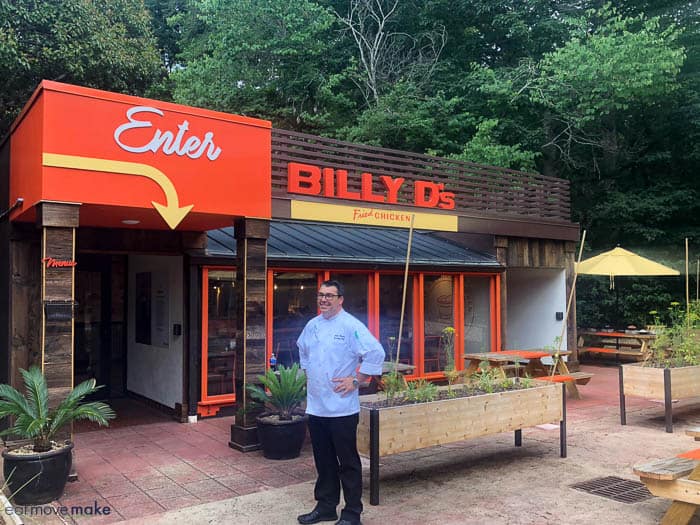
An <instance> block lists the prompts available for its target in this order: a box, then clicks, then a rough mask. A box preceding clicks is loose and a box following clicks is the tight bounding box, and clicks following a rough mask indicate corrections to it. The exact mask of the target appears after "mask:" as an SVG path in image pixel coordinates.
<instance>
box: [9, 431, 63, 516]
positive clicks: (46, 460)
mask: <svg viewBox="0 0 700 525" xmlns="http://www.w3.org/2000/svg"><path fill="white" fill-rule="evenodd" d="M2 458H3V468H2V473H3V476H5V481H6V482H7V486H8V488H9V494H10V495H11V499H12V501H13V502H14V503H15V504H17V505H40V504H44V503H49V502H50V501H54V500H57V499H58V498H60V497H61V496H62V495H63V489H64V488H65V486H66V481H67V480H68V474H69V473H70V467H71V463H72V461H73V443H67V444H66V446H64V447H63V448H61V449H59V450H51V451H49V452H36V453H34V454H22V455H19V454H13V453H12V451H10V450H4V451H3V453H2ZM30 480H31V481H30ZM25 483H26V485H25ZM23 485H25V486H24V487H23Z"/></svg>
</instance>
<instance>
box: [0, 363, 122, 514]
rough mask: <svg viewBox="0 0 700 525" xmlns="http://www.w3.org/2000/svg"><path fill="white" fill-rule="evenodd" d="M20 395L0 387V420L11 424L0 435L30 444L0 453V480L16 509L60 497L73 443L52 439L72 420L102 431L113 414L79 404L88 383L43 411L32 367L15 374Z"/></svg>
mask: <svg viewBox="0 0 700 525" xmlns="http://www.w3.org/2000/svg"><path fill="white" fill-rule="evenodd" d="M20 372H21V374H22V378H23V379H24V386H25V394H24V395H22V394H21V393H20V392H18V391H17V390H15V389H14V388H12V387H11V386H9V385H0V418H2V419H4V418H8V417H11V418H14V425H13V426H12V427H11V428H9V429H7V430H5V431H4V432H2V435H8V434H11V435H15V436H18V437H20V438H23V439H29V440H32V444H31V445H27V446H24V447H20V448H18V449H13V450H4V451H3V452H2V457H3V475H4V476H5V481H6V482H7V486H8V488H9V490H10V492H11V496H10V497H11V498H12V499H13V500H14V502H15V503H16V504H18V505H38V504H44V503H49V502H50V501H54V500H56V499H58V498H60V497H61V495H62V494H63V489H64V488H65V486H66V481H67V480H68V474H69V473H70V469H71V464H72V458H73V443H71V442H70V441H66V442H64V443H61V444H58V443H54V441H53V438H55V437H56V435H57V434H58V433H59V432H60V431H61V429H63V428H64V427H65V426H67V425H68V424H70V423H71V422H72V421H77V420H80V419H87V420H89V421H93V422H95V423H97V424H98V425H101V426H106V425H107V424H108V421H109V420H110V419H113V418H114V417H115V414H114V411H113V410H112V409H111V408H110V407H109V406H108V405H107V404H105V403H101V402H99V401H94V402H89V403H85V402H83V400H84V399H85V397H86V396H88V395H90V394H92V393H93V392H96V391H97V390H99V389H100V388H101V387H98V386H97V385H96V383H95V380H94V379H88V380H87V381H83V382H82V383H80V384H79V385H78V386H76V387H75V388H74V389H73V390H72V391H71V392H70V393H69V394H68V395H67V396H66V397H65V398H64V399H63V400H61V401H60V402H59V404H58V406H56V407H55V408H49V389H48V386H47V384H46V378H45V377H44V375H43V374H42V372H41V370H40V369H39V368H38V367H32V368H30V369H29V370H22V369H20Z"/></svg>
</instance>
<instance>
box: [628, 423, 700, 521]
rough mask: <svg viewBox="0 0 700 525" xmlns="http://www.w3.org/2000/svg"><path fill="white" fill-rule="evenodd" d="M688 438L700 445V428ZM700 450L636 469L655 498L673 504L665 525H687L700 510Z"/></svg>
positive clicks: (688, 431) (689, 433)
mask: <svg viewBox="0 0 700 525" xmlns="http://www.w3.org/2000/svg"><path fill="white" fill-rule="evenodd" d="M686 434H688V435H690V436H693V437H694V438H695V440H696V441H700V428H691V429H689V430H687V431H686ZM699 459H700V449H695V450H690V451H688V452H684V453H683V454H678V456H676V457H673V458H666V459H658V460H655V461H652V462H650V463H645V464H643V465H636V466H635V467H634V469H633V470H634V473H635V474H636V475H637V476H639V479H640V480H641V481H642V482H643V483H644V484H645V485H646V487H647V489H649V492H651V493H652V494H653V495H654V496H659V497H661V498H667V499H670V500H672V501H673V503H671V506H670V507H669V508H668V510H667V511H666V514H664V517H663V518H662V520H661V523H662V524H663V525H687V523H689V522H690V520H691V519H692V518H693V516H694V515H695V511H696V510H698V506H700V464H699V463H698V460H699Z"/></svg>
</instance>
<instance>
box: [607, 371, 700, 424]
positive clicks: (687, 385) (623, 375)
mask: <svg viewBox="0 0 700 525" xmlns="http://www.w3.org/2000/svg"><path fill="white" fill-rule="evenodd" d="M625 396H637V397H644V398H647V399H663V400H664V413H665V419H666V432H673V407H672V404H673V400H674V399H683V398H688V397H696V396H700V366H684V367H679V368H654V367H650V366H642V363H631V364H627V365H622V366H620V424H622V425H626V424H627V414H626V410H625Z"/></svg>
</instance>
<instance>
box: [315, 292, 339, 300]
mask: <svg viewBox="0 0 700 525" xmlns="http://www.w3.org/2000/svg"><path fill="white" fill-rule="evenodd" d="M316 297H318V298H319V299H335V298H336V297H340V295H338V294H337V293H320V294H318V295H317V296H316Z"/></svg>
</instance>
